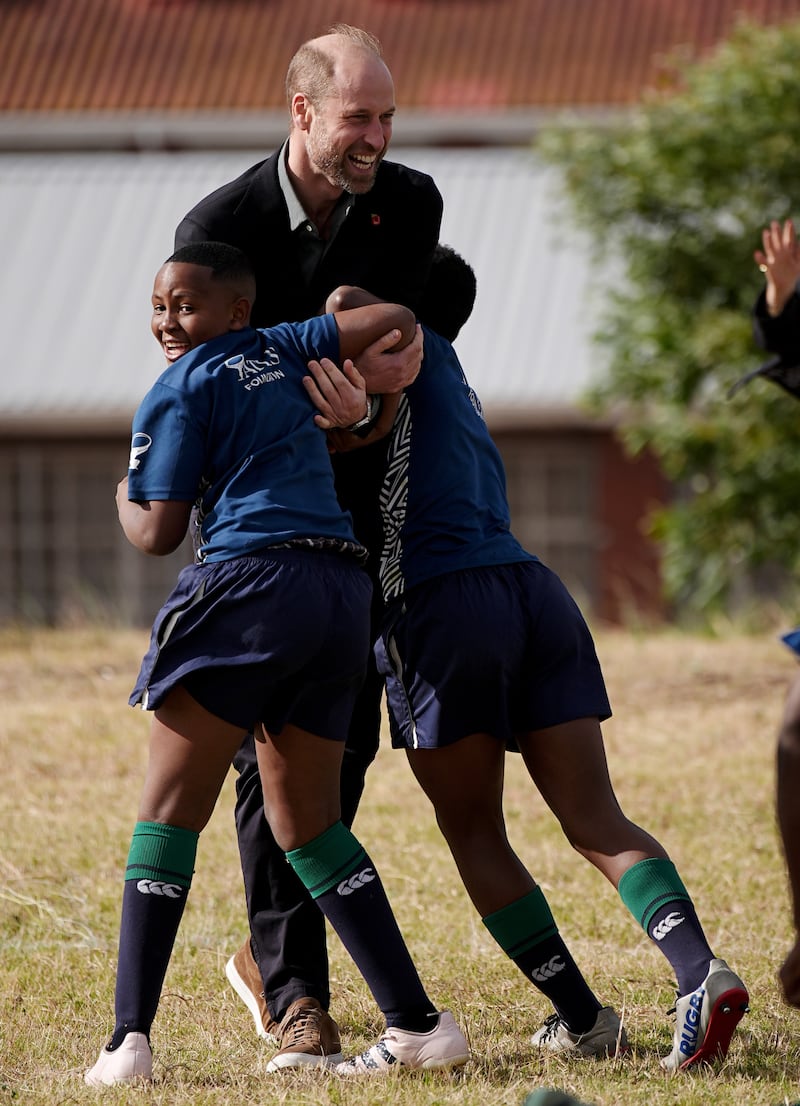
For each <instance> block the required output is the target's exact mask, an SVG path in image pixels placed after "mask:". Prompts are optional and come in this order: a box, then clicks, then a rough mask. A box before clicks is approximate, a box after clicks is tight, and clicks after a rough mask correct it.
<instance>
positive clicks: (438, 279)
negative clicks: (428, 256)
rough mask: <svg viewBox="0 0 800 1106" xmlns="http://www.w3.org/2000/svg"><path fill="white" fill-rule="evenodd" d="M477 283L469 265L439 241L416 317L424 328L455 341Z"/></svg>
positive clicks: (470, 312)
mask: <svg viewBox="0 0 800 1106" xmlns="http://www.w3.org/2000/svg"><path fill="white" fill-rule="evenodd" d="M477 290H478V284H477V281H476V279H475V273H474V271H473V269H472V266H471V265H469V264H468V263H467V262H466V261H465V260H464V258H463V257H461V255H460V254H458V253H456V251H455V250H454V249H453V248H452V246H445V245H443V244H442V243H441V242H440V243H439V245H438V246H437V247H436V249H435V250H434V254H433V261H432V262H431V268H430V272H429V274H428V280H427V282H426V284H425V290H424V292H423V293H422V299H421V301H420V305H419V311H418V316H419V319H420V322H422V324H423V325H424V326H428V327H430V328H431V330H435V331H436V333H437V334H441V336H442V337H443V338H447V340H448V341H450V342H454V341H455V339H456V338H457V336H458V332H459V331H460V330H461V328H462V326H463V325H464V323H465V322H466V321H467V319H468V318H469V317H470V315H471V314H472V308H473V306H474V304H475V295H476V293H477Z"/></svg>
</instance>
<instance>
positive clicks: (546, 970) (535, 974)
mask: <svg viewBox="0 0 800 1106" xmlns="http://www.w3.org/2000/svg"><path fill="white" fill-rule="evenodd" d="M565 967H566V964H565V963H564V961H563V960H559V958H558V956H553V957H552V958H551V959H550V960H548V961H547V963H546V964H540V965H539V967H538V968H534V969H533V971H532V972H531V979H532V980H533V981H534V983H546V982H547V980H548V979H552V978H553V976H554V975H558V973H559V972H563V970H564V968H565Z"/></svg>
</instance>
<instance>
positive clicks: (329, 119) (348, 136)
mask: <svg viewBox="0 0 800 1106" xmlns="http://www.w3.org/2000/svg"><path fill="white" fill-rule="evenodd" d="M311 112H312V116H311V121H310V125H309V127H308V132H307V135H306V151H307V153H308V158H309V161H310V162H311V166H312V168H313V169H314V170H315V171H316V172H318V173H321V174H322V175H323V176H324V177H325V178H326V180H327V181H328V182H329V183H330V184H332V185H333V186H334V187H335V188H339V189H343V190H344V191H346V192H351V193H355V194H359V193H362V192H369V190H370V188H372V186H373V184H374V183H375V174H376V173H377V171H378V166H379V165H380V163H381V160H382V159H383V156H384V154H385V153H386V150H387V148H388V146H389V142H390V140H391V137H392V121H393V119H394V112H395V106H394V86H393V84H392V79H391V76H390V75H389V72H388V70H387V69H386V67H385V66H384V65H383V64H382V63H380V62H379V61H378V60H377V59H374V60H372V59H370V60H369V61H367V62H365V63H364V64H362V65H361V66H359V67H358V68H357V69H356V70H354V71H353V72H352V73H351V74H350V75H349V76H345V77H340V78H339V79H338V80H336V81H335V82H334V84H333V85H332V87H331V91H330V94H329V96H328V97H327V98H326V99H325V100H324V101H323V102H322V103H321V104H320V105H319V107H313V108H312V109H311Z"/></svg>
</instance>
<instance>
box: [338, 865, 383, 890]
mask: <svg viewBox="0 0 800 1106" xmlns="http://www.w3.org/2000/svg"><path fill="white" fill-rule="evenodd" d="M374 879H375V871H374V869H372V868H364V870H363V871H361V872H356V874H355V875H354V876H350V878H349V879H343V880H342V882H341V883H340V884H339V886H338V887H337V888H336V894H337V895H352V894H353V892H354V891H357V890H358V889H359V887H363V886H364V884H366V883H372V881H373V880H374Z"/></svg>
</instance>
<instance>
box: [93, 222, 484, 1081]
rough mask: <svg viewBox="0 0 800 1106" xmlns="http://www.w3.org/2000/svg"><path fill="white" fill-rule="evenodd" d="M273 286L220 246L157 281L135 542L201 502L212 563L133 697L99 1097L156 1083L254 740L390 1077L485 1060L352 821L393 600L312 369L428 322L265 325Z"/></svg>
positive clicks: (191, 585) (163, 617) (158, 533)
mask: <svg viewBox="0 0 800 1106" xmlns="http://www.w3.org/2000/svg"><path fill="white" fill-rule="evenodd" d="M254 288H255V283H254V279H253V275H252V270H251V269H250V266H249V263H248V262H247V260H246V258H245V257H244V255H243V254H242V253H241V252H240V251H238V250H236V249H234V248H232V247H230V246H227V245H222V244H220V243H212V242H203V243H198V244H196V245H192V246H186V247H184V248H183V249H181V250H178V251H176V253H175V254H173V255H172V257H171V258H170V259H169V260H168V261H167V262H166V263H165V264H164V266H162V268H161V269H160V270H159V273H158V274H157V277H156V282H155V286H154V294H153V332H154V334H155V336H156V338H157V339H158V340H159V341H160V342H161V345H162V347H163V349H164V352H165V355H166V357H167V360H168V361H169V362H170V364H169V366H168V368H167V369H166V370H165V372H164V373H163V374H162V375H161V377H160V378H159V380H158V381H157V382H156V384H155V385H154V386H153V387H152V388H151V389H150V391H149V392H148V394H147V396H146V397H145V399H144V400H143V402H142V404H141V406H140V408H139V410H138V411H137V413H136V415H135V417H134V421H133V435H132V442H131V455H130V461H129V470H128V476H127V478H126V479H125V480H123V481H122V482H121V483H120V486H119V488H118V492H117V505H118V510H119V516H120V523H121V525H122V527H123V530H124V531H125V534H126V536H127V537H128V539H129V540H130V541H131V542H132V544H134V545H135V546H137V548H139V549H141V550H143V551H144V552H147V553H154V554H165V553H169V552H171V551H172V550H174V549H176V548H177V547H178V546H179V545H180V544H181V542H182V541H183V539H184V537H185V535H186V532H187V528H188V526H189V523H190V517H191V515H192V512H193V509H195V508H196V523H195V525H196V535H195V539H196V540H195V544H196V548H197V558H196V563H195V564H193V565H190V566H188V567H187V568H185V569H184V570H183V571H182V572H181V574H180V577H179V580H178V583H177V585H176V587H175V589H174V590H173V592H172V594H171V595H170V597H169V598H168V599H167V601H166V602H165V604H164V606H163V608H162V610H161V611H160V612H159V615H158V616H157V618H156V620H155V623H154V626H153V632H152V636H151V642H150V649H149V651H148V654H147V656H146V657H145V659H144V661H143V664H142V668H141V671H140V673H139V678H138V681H137V684H136V687H135V689H134V692H133V694H132V696H131V702H132V703H141V704H142V706H144V707H145V708H146V709H149V710H151V711H153V720H152V725H151V739H150V756H149V762H148V767H147V773H146V778H145V783H144V789H143V793H142V797H141V800H140V803H139V812H138V820H137V823H136V826H135V828H134V832H133V838H132V841H131V847H130V852H129V855H128V863H127V867H126V873H125V885H124V891H123V905H122V919H121V923H120V940H119V959H118V966H117V981H116V994H115V1027H114V1032H113V1035H112V1037H111V1040H110V1041H109V1043H108V1044H107V1045H106V1046H105V1047H104V1048H103V1049H102V1051H101V1053H100V1056H99V1058H98V1060H97V1062H96V1063H95V1065H94V1066H93V1067H92V1068H91V1070H90V1071H89V1072H87V1074H86V1082H87V1083H89V1084H90V1085H93V1086H104V1085H112V1084H117V1083H129V1082H135V1081H149V1080H150V1079H151V1078H152V1051H151V1047H150V1030H151V1026H152V1023H153V1020H154V1017H155V1013H156V1009H157V1006H158V1002H159V998H160V994H161V988H162V985H163V981H164V976H165V973H166V970H167V966H168V964H169V960H170V956H171V953H172V948H173V945H174V941H175V936H176V934H177V930H178V926H179V923H180V920H181V917H182V914H183V910H184V905H185V902H186V897H187V895H188V891H189V888H190V886H191V882H192V875H193V871H194V863H195V856H196V852H197V843H198V837H199V834H200V832H201V830H202V829H203V827H204V826H205V825H206V823H207V822H208V819H209V818H210V816H211V813H212V811H213V809H214V805H215V803H216V800H217V797H218V795H219V792H220V789H221V787H222V783H223V781H224V779H225V776H226V774H227V771H228V769H229V767H230V765H231V761H232V759H233V756H234V754H235V753H236V750H237V749H238V748H239V746H240V745H241V742H242V740H243V738H244V736H245V734H246V733H248V732H253V731H255V733H256V744H257V753H258V761H259V770H260V774H261V777H262V783H263V791H264V800H265V814H266V817H267V819H268V821H269V823H270V826H271V829H272V831H273V833H274V836H275V839H276V841H278V843H279V844H280V846H281V848H283V849H284V851H285V853H286V857H287V860H288V862H289V863H290V864H291V866H292V868H293V869H294V870H295V872H296V873H297V875H298V877H299V878H300V880H301V881H302V882H303V884H304V885H305V886H306V887H307V889H308V891H309V892H310V894H311V896H312V898H313V899H314V900H315V901H316V903H317V905H318V906H319V908H320V909H321V910H322V912H323V913H324V914H325V916H326V917H327V918H328V920H329V921H330V923H331V925H332V926H333V928H334V930H335V931H336V932H337V934H338V935H339V937H340V938H341V940H342V943H343V944H344V946H345V948H346V949H347V950H348V952H349V953H350V955H351V956H352V958H353V960H354V962H355V963H356V966H357V967H358V968H359V970H360V971H361V973H362V975H363V976H364V978H365V980H366V982H367V983H368V985H369V987H370V989H371V991H372V993H373V995H374V997H375V1000H376V1002H377V1003H378V1006H379V1007H380V1009H381V1011H382V1012H383V1014H384V1016H385V1018H386V1023H387V1029H386V1032H385V1033H384V1035H383V1037H382V1038H381V1044H380V1048H381V1054H382V1055H384V1054H385V1055H386V1056H388V1057H390V1060H387V1061H386V1066H387V1067H388V1066H392V1065H393V1066H397V1067H402V1066H406V1067H411V1068H422V1067H426V1068H427V1067H444V1068H447V1067H455V1066H459V1065H461V1064H463V1063H464V1062H465V1061H466V1060H467V1057H468V1048H467V1044H466V1041H465V1039H464V1037H463V1034H462V1033H461V1032H460V1030H459V1029H458V1027H457V1026H456V1024H455V1022H454V1020H453V1018H452V1015H451V1014H449V1013H448V1012H447V1011H442V1012H439V1011H437V1010H436V1008H435V1007H434V1005H433V1004H432V1003H431V1001H430V999H429V998H428V996H427V994H426V992H425V990H424V988H423V986H422V983H421V982H420V979H419V977H418V975H417V972H416V969H415V967H414V965H413V963H412V961H411V958H410V956H409V954H408V951H407V949H406V946H405V943H404V941H403V938H402V936H401V934H400V931H399V929H398V927H397V924H396V922H395V919H394V915H393V914H392V911H391V907H390V906H389V903H388V900H387V898H386V895H385V893H384V891H383V888H382V885H381V882H380V878H379V876H378V874H377V871H376V870H375V867H374V866H373V864H372V862H371V860H370V858H369V857H368V856H367V854H366V852H365V851H364V849H363V848H362V846H361V845H360V844H359V842H358V841H357V840H356V838H355V837H354V836H353V834H352V833H351V832H350V830H349V829H347V828H346V827H345V826H344V824H343V823H342V822H341V820H340V811H339V773H340V766H341V760H342V750H343V747H344V740H345V737H346V734H347V729H348V725H349V721H350V713H351V711H352V706H353V702H354V700H355V697H356V694H357V692H358V689H359V687H360V685H361V682H362V680H363V676H364V669H365V662H366V656H367V650H368V648H369V605H370V595H371V585H370V582H369V578H368V577H367V575H366V573H365V572H364V571H363V569H362V567H361V562H362V559H363V557H362V554H363V549H362V548H361V547H360V546H359V545H358V543H357V542H356V541H355V538H354V536H353V532H352V528H351V525H350V519H349V516H348V515H347V514H345V513H343V512H342V510H341V508H340V507H339V504H338V500H337V499H336V495H335V492H334V487H333V477H332V473H331V467H330V462H329V457H328V447H327V444H326V441H325V435H324V434H323V432H322V430H321V429H320V420H319V418H318V417H315V414H314V410H313V407H312V405H311V403H310V401H309V398H308V395H307V387H308V385H307V383H306V381H307V370H306V364H307V362H308V361H309V360H310V359H312V358H315V359H316V358H320V357H330V358H334V359H336V360H338V359H340V358H341V359H345V358H348V357H352V356H354V355H355V354H356V353H358V352H359V351H360V350H362V349H364V348H365V347H366V346H367V345H369V344H370V343H371V342H374V341H376V340H377V339H378V338H380V337H381V336H382V335H384V334H386V333H387V331H392V330H396V333H397V339H398V343H399V344H400V345H402V344H404V343H405V342H408V341H410V340H411V339H412V337H413V335H414V333H415V320H414V317H413V315H412V314H411V313H410V312H409V311H408V310H407V309H406V308H404V307H400V306H399V305H393V304H392V305H384V306H383V309H382V310H381V311H379V312H377V313H375V312H373V313H372V314H369V313H363V312H362V313H361V314H360V317H359V318H355V315H356V313H352V312H350V313H347V314H346V315H345V316H344V317H342V316H339V315H337V316H332V315H331V316H327V317H321V318H316V319H311V320H308V321H307V322H305V323H301V324H292V325H285V326H284V325H282V326H277V327H273V328H270V329H268V330H254V329H252V328H251V327H250V326H249V325H248V320H249V314H250V306H251V304H252V300H253V293H254ZM312 390H313V389H312ZM342 391H343V392H344V393H348V394H349V393H352V395H351V396H350V398H351V399H352V398H355V399H357V400H358V403H359V406H358V407H357V408H356V413H355V418H354V420H353V421H357V419H358V418H360V416H361V415H362V414H363V413H364V410H365V407H366V399H367V397H366V392H365V391H364V389H363V381H361V379H360V377H359V375H358V373H357V371H356V370H354V369H352V368H350V369H349V378H348V379H346V380H345V379H342ZM321 421H322V425H325V420H321ZM342 888H345V890H346V893H344V892H343V891H342ZM374 1047H376V1048H377V1047H378V1046H374Z"/></svg>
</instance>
